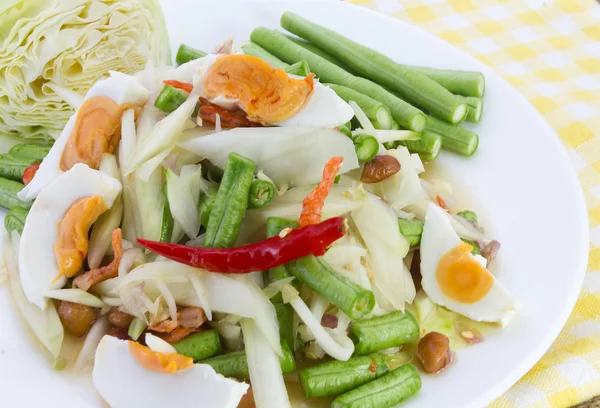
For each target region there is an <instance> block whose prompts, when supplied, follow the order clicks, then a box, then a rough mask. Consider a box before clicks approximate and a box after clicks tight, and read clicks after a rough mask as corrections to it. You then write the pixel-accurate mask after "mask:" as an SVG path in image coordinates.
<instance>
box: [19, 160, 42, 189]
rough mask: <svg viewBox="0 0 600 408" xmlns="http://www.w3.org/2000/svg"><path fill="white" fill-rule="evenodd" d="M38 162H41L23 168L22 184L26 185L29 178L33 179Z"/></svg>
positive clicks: (29, 180)
mask: <svg viewBox="0 0 600 408" xmlns="http://www.w3.org/2000/svg"><path fill="white" fill-rule="evenodd" d="M40 164H42V163H41V162H39V163H33V164H32V165H31V166H29V167H27V168H26V169H25V171H24V172H23V184H25V185H27V184H29V183H31V180H33V178H34V177H35V173H37V171H38V169H39V168H40Z"/></svg>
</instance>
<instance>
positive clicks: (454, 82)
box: [403, 65, 485, 98]
mask: <svg viewBox="0 0 600 408" xmlns="http://www.w3.org/2000/svg"><path fill="white" fill-rule="evenodd" d="M403 67H405V68H408V69H410V70H412V71H416V72H420V73H421V74H423V75H426V76H428V77H429V78H431V79H433V80H434V81H435V82H437V83H438V84H440V85H441V86H443V87H444V88H446V89H447V90H448V91H450V92H452V93H453V94H457V95H464V96H473V97H479V98H481V97H482V96H483V93H484V92H485V77H484V76H483V74H482V73H481V72H477V71H456V70H451V69H437V68H427V67H417V66H411V65H403Z"/></svg>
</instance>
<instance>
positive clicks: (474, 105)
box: [460, 96, 483, 122]
mask: <svg viewBox="0 0 600 408" xmlns="http://www.w3.org/2000/svg"><path fill="white" fill-rule="evenodd" d="M460 98H461V99H462V100H463V101H464V102H465V103H466V104H467V105H468V106H469V112H468V113H467V122H479V121H480V120H481V115H482V114H483V99H482V98H475V97H472V96H461V97H460Z"/></svg>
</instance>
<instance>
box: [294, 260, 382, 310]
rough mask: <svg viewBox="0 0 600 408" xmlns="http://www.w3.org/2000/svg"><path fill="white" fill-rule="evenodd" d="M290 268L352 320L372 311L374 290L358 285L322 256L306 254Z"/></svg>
mask: <svg viewBox="0 0 600 408" xmlns="http://www.w3.org/2000/svg"><path fill="white" fill-rule="evenodd" d="M287 270H288V272H289V273H290V274H291V275H292V276H295V277H296V279H298V280H299V281H300V282H302V283H304V284H305V285H306V286H308V287H309V288H310V289H311V290H313V291H314V292H316V293H318V294H319V295H321V296H323V297H324V298H325V299H327V300H328V301H329V302H330V303H333V304H334V305H336V306H337V307H339V308H340V310H341V311H343V312H344V313H346V314H347V315H348V316H349V317H350V318H351V319H352V320H355V319H360V318H361V317H363V316H365V315H367V314H369V313H371V311H372V310H373V307H375V297H374V295H373V292H371V291H368V290H366V289H364V288H363V287H361V286H358V285H357V284H355V283H354V282H352V281H350V280H348V279H346V278H345V277H343V276H342V275H340V274H339V273H337V272H336V271H334V270H333V269H332V268H331V267H330V266H329V265H328V264H327V263H326V262H325V261H324V260H323V259H321V258H317V257H315V256H312V255H310V256H305V257H304V258H300V259H296V260H294V261H292V262H290V263H288V264H287Z"/></svg>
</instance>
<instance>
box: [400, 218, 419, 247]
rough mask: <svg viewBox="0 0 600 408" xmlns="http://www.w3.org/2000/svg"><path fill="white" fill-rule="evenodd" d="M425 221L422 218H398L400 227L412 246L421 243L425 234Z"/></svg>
mask: <svg viewBox="0 0 600 408" xmlns="http://www.w3.org/2000/svg"><path fill="white" fill-rule="evenodd" d="M423 225H424V222H423V221H421V220H405V219H402V218H400V219H398V228H399V229H400V233H401V234H402V235H403V236H404V238H406V240H407V241H408V243H409V245H410V246H416V245H419V244H420V243H421V236H422V235H423Z"/></svg>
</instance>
